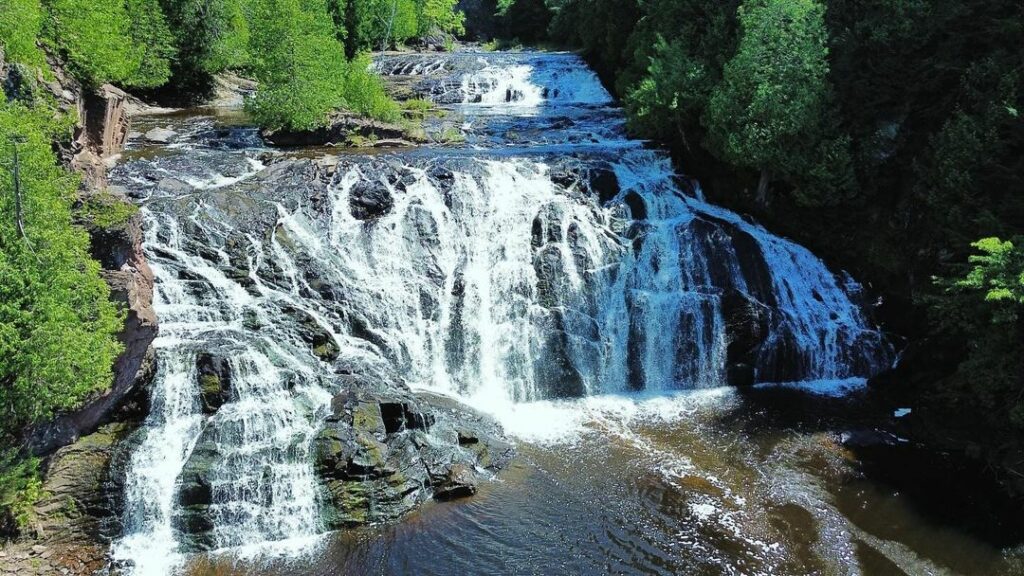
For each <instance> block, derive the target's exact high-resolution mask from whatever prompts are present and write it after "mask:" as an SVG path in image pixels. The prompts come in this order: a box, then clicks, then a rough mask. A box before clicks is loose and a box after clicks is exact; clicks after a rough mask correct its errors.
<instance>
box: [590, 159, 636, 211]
mask: <svg viewBox="0 0 1024 576" xmlns="http://www.w3.org/2000/svg"><path fill="white" fill-rule="evenodd" d="M589 186H590V189H591V191H593V192H595V193H596V194H597V197H598V199H600V201H601V203H602V204H604V203H606V202H609V201H611V200H612V199H613V198H615V197H616V196H618V195H619V190H620V188H619V178H618V176H616V175H615V172H614V171H613V170H611V169H610V168H603V169H594V170H593V171H591V173H590V180H589ZM634 218H635V216H634ZM639 219H640V218H638V220H639Z"/></svg>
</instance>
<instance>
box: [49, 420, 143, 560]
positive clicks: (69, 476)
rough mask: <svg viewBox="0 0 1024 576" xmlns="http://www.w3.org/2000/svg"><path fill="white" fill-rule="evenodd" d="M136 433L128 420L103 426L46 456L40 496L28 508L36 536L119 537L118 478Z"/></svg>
mask: <svg viewBox="0 0 1024 576" xmlns="http://www.w3.org/2000/svg"><path fill="white" fill-rule="evenodd" d="M139 433H140V432H139V431H137V430H136V426H135V425H134V424H125V423H114V424H107V425H104V426H102V427H100V429H99V430H97V431H96V432H94V433H92V434H90V435H88V436H83V437H82V438H80V439H79V440H77V441H76V442H74V443H72V444H69V445H67V446H65V447H63V448H61V449H59V450H57V452H55V453H54V454H53V455H52V456H50V457H49V458H48V459H47V461H46V465H45V480H44V483H43V492H44V497H43V498H42V499H41V500H40V501H39V502H37V503H36V504H35V506H34V513H35V520H34V525H33V526H32V530H33V532H34V534H33V535H34V536H35V538H36V539H38V540H39V541H41V542H45V543H47V544H53V543H59V544H81V543H94V542H109V541H110V540H111V539H112V538H115V537H117V536H118V535H119V533H120V531H121V524H120V518H121V513H122V512H123V506H122V505H123V501H122V494H123V486H124V478H125V473H126V468H127V465H128V462H129V459H130V454H131V449H132V448H133V447H134V446H135V445H137V443H138V442H139V441H140V439H141V438H140V436H139Z"/></svg>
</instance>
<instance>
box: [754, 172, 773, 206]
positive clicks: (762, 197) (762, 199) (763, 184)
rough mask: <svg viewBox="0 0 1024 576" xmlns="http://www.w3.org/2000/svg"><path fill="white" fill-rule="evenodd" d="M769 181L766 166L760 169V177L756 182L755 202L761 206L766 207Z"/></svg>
mask: <svg viewBox="0 0 1024 576" xmlns="http://www.w3.org/2000/svg"><path fill="white" fill-rule="evenodd" d="M770 181H771V173H770V172H769V171H768V169H767V168H762V169H761V179H760V180H759V181H758V182H757V204H758V206H760V207H761V208H767V207H768V184H769V182H770Z"/></svg>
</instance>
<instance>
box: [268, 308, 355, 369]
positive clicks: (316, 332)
mask: <svg viewBox="0 0 1024 576" xmlns="http://www.w3.org/2000/svg"><path fill="white" fill-rule="evenodd" d="M281 311H282V312H284V313H285V314H287V315H289V316H291V317H292V318H294V319H295V320H296V323H297V327H298V331H299V336H300V337H301V338H302V340H303V341H305V342H306V343H307V344H309V345H310V347H311V352H312V353H313V355H314V356H316V357H317V358H319V359H320V360H323V361H324V362H332V361H334V360H336V359H337V358H338V355H339V354H340V353H341V349H340V348H338V343H337V342H335V341H334V336H332V335H331V333H330V332H329V331H328V330H327V329H326V328H324V327H323V326H322V325H320V323H319V322H318V321H317V320H316V318H314V317H313V316H311V315H310V314H308V313H307V312H305V311H303V310H301V309H299V308H294V307H291V306H286V307H284V308H282V310H281Z"/></svg>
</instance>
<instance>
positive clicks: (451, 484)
mask: <svg viewBox="0 0 1024 576" xmlns="http://www.w3.org/2000/svg"><path fill="white" fill-rule="evenodd" d="M476 485H477V477H476V473H475V472H474V471H473V469H472V468H470V467H469V466H467V465H466V464H464V463H462V462H459V463H457V464H453V465H452V467H451V468H449V469H448V475H447V476H445V478H444V480H442V481H441V482H440V483H438V485H437V486H436V487H435V488H434V498H436V499H438V500H454V499H456V498H466V497H468V496H472V495H474V494H476Z"/></svg>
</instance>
